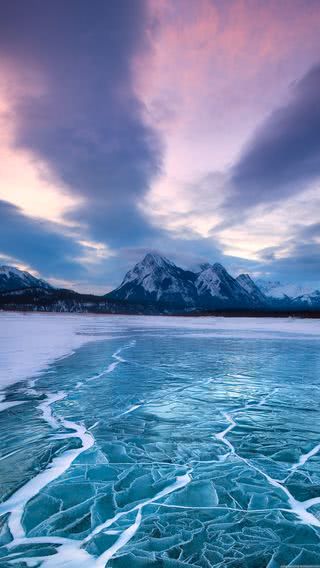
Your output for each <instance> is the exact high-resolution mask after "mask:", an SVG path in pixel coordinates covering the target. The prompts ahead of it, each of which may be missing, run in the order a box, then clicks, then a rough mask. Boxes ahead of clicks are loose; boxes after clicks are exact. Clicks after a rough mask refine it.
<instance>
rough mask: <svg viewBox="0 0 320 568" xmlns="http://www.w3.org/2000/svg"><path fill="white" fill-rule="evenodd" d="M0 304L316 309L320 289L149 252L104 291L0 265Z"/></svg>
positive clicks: (130, 309) (123, 309) (82, 308)
mask: <svg viewBox="0 0 320 568" xmlns="http://www.w3.org/2000/svg"><path fill="white" fill-rule="evenodd" d="M0 308H2V309H20V310H21V309H31V310H36V311H70V312H71V311H73V312H104V313H148V314H149V313H210V312H215V313H216V312H228V311H235V312H237V311H242V312H266V313H268V312H277V311H279V312H283V311H288V312H290V311H292V312H295V311H314V312H316V311H318V310H319V311H320V291H319V290H312V289H309V288H307V289H304V288H301V287H299V286H296V285H292V284H291V285H282V284H281V283H280V282H269V281H265V280H257V281H254V280H253V279H252V278H251V277H250V276H249V274H240V275H239V276H237V277H236V278H234V277H233V276H231V275H230V274H229V273H228V272H227V270H226V269H225V268H224V267H223V266H222V265H221V264H219V263H215V264H209V263H207V264H203V265H201V267H200V268H199V270H198V271H191V270H184V269H183V268H180V267H179V266H177V265H176V264H174V263H173V262H172V261H170V260H168V259H167V258H165V257H163V256H160V255H159V254H156V253H151V252H150V253H148V254H146V256H145V257H144V258H143V259H142V261H140V262H138V263H137V264H136V265H135V266H134V267H133V268H132V269H131V270H129V271H128V272H127V274H126V275H125V277H124V279H123V281H122V283H121V284H120V286H119V287H118V288H116V289H115V290H113V291H112V292H109V293H108V294H105V295H104V296H96V295H93V294H79V293H77V292H74V291H73V290H67V289H61V288H55V287H53V286H52V285H50V284H49V283H48V282H46V281H45V280H42V279H40V278H36V277H35V276H32V275H31V274H30V273H28V272H25V271H21V270H19V269H18V268H15V267H12V266H1V267H0Z"/></svg>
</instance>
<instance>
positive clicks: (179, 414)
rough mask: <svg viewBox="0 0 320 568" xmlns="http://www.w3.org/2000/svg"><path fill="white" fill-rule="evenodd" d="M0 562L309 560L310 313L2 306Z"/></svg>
mask: <svg viewBox="0 0 320 568" xmlns="http://www.w3.org/2000/svg"><path fill="white" fill-rule="evenodd" d="M0 390H1V393H0V397H1V398H0V566H1V568H8V567H11V566H15V567H16V568H27V567H35V568H37V567H44V568H61V567H66V568H93V567H96V568H104V567H105V566H106V565H107V566H110V567H114V568H127V567H131V568H148V567H149V566H150V567H153V566H154V567H162V568H183V567H187V568H192V567H201V568H210V567H211V566H214V567H219V568H224V567H232V568H238V567H243V568H262V567H268V568H280V567H281V566H283V565H289V564H290V563H291V565H300V566H301V565H308V566H317V565H320V414H319V406H320V405H319V401H320V322H319V321H317V320H293V319H247V318H243V319H234V318H230V319H229V318H166V317H159V318H157V317H125V316H76V315H75V316H73V315H70V314H69V315H68V314H66V315H62V314H59V315H45V314H29V315H23V314H6V313H1V314H0Z"/></svg>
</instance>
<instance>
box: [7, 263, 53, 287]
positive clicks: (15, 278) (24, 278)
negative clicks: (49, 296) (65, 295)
mask: <svg viewBox="0 0 320 568" xmlns="http://www.w3.org/2000/svg"><path fill="white" fill-rule="evenodd" d="M32 287H33V288H44V289H47V290H48V289H52V288H53V286H51V285H50V284H49V283H48V282H46V281H45V280H42V279H41V278H36V277H35V276H33V275H32V274H30V273H29V272H27V271H25V270H20V269H19V268H16V267H15V266H8V265H2V266H0V291H6V290H15V289H16V290H18V289H22V288H32Z"/></svg>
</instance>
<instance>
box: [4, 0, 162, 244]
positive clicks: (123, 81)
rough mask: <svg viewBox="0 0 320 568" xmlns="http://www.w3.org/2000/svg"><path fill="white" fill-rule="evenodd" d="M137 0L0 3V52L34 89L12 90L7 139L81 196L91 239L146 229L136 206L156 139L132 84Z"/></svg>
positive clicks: (149, 175)
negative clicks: (11, 120) (11, 136)
mask: <svg viewBox="0 0 320 568" xmlns="http://www.w3.org/2000/svg"><path fill="white" fill-rule="evenodd" d="M147 19H148V13H147V10H146V6H145V3H144V1H143V0H137V1H135V2H130V1H129V0H110V1H108V2H105V1H104V0H97V1H96V2H95V3H94V9H93V7H92V5H91V4H90V3H89V2H87V1H86V0H69V1H68V2H67V3H65V2H63V1H62V0H57V1H56V2H53V3H49V4H44V3H43V2H40V1H38V0H30V2H28V3H21V2H19V0H13V1H12V2H8V3H5V4H4V6H3V7H2V16H1V22H0V51H1V54H2V57H3V58H5V59H6V61H7V62H9V66H10V64H12V65H13V66H14V67H15V69H16V70H19V69H21V68H22V67H23V66H28V68H29V76H30V78H31V80H34V81H35V82H38V83H39V89H38V92H37V90H36V92H35V93H31V94H30V93H28V92H27V93H26V92H25V91H28V89H22V90H21V89H19V90H18V92H17V93H16V96H15V100H14V108H13V117H14V122H15V126H16V132H15V144H16V146H17V147H18V148H25V149H28V151H31V152H32V153H33V154H34V156H36V157H38V158H40V159H41V160H44V161H45V162H46V164H48V166H49V168H50V172H51V175H52V177H53V179H55V180H56V181H57V183H58V184H59V185H63V186H64V187H65V188H66V189H67V190H68V191H69V192H70V193H72V194H74V195H76V196H80V197H82V198H84V206H83V207H79V208H78V209H77V210H76V211H75V214H74V218H75V219H76V220H77V221H80V222H82V223H83V224H84V225H85V226H86V228H87V231H88V233H89V235H90V236H91V237H93V238H95V239H98V240H101V239H105V240H106V241H107V242H108V244H111V245H115V244H116V245H119V244H121V242H123V241H127V240H128V239H131V240H132V241H133V242H135V241H139V239H140V238H141V237H142V236H144V235H145V234H148V233H150V232H152V227H151V226H150V225H149V223H148V220H147V219H146V218H145V217H144V216H143V214H142V212H141V211H140V209H139V206H138V204H139V201H140V200H141V199H142V197H143V195H144V194H145V192H146V191H147V190H148V188H149V186H150V183H151V181H152V179H153V178H154V176H156V175H157V173H158V171H159V169H160V166H161V144H160V141H159V138H158V136H157V134H156V133H155V132H154V131H153V130H152V128H151V127H150V126H148V125H147V124H146V120H145V116H144V108H143V106H142V104H141V103H140V102H139V100H138V98H137V96H136V94H135V91H134V86H133V71H132V65H133V61H134V58H136V57H138V56H139V54H140V53H142V52H144V51H145V50H146V49H148V40H147V33H146V29H147Z"/></svg>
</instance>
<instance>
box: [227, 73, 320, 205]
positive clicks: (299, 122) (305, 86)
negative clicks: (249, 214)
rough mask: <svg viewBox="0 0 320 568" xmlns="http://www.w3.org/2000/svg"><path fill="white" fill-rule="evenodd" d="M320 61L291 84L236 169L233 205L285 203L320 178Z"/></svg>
mask: <svg viewBox="0 0 320 568" xmlns="http://www.w3.org/2000/svg"><path fill="white" fill-rule="evenodd" d="M319 100H320V65H318V66H316V67H314V68H312V69H311V70H310V71H309V72H308V73H307V74H306V75H305V76H304V77H303V78H302V79H301V80H300V81H298V82H297V83H295V84H294V85H293V86H292V92H291V98H290V100H289V102H288V104H287V105H286V106H283V107H281V108H279V109H278V110H276V111H274V112H273V113H272V114H271V115H270V116H269V118H267V120H266V121H265V122H264V123H263V124H262V125H261V126H260V127H259V128H258V130H257V131H256V133H255V135H254V136H253V138H252V140H251V141H250V143H249V145H248V147H247V148H246V149H245V151H244V152H243V154H242V156H241V157H240V159H239V161H238V163H237V164H236V165H235V166H234V168H233V171H232V185H233V188H234V192H233V194H232V197H231V198H230V200H228V206H229V208H230V209H233V208H234V209H238V208H239V207H240V208H241V209H242V210H247V209H248V208H250V207H252V206H255V205H258V204H267V203H273V202H277V201H280V200H281V199H283V198H286V197H288V196H290V195H292V194H294V193H296V192H299V191H301V190H303V189H306V187H307V184H308V183H309V182H310V181H312V180H314V179H315V178H318V177H320V104H319Z"/></svg>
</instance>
